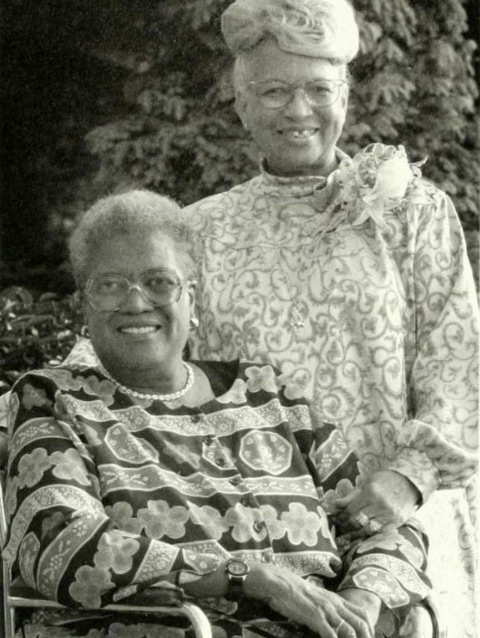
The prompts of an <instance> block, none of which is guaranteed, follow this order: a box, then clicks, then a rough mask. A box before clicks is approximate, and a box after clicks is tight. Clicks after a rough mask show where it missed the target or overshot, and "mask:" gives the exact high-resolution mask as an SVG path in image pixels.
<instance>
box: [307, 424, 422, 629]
mask: <svg viewBox="0 0 480 638" xmlns="http://www.w3.org/2000/svg"><path fill="white" fill-rule="evenodd" d="M315 414H316V413H315V412H312V425H313V434H314V436H313V443H312V445H311V448H310V450H309V455H308V458H309V461H310V469H311V473H312V476H313V477H314V480H315V482H316V483H317V486H318V488H319V491H320V493H322V492H323V503H322V504H323V506H324V508H325V509H326V511H328V512H330V513H331V518H332V521H333V522H334V523H335V525H336V530H337V534H344V535H343V536H338V535H337V542H338V545H339V548H340V549H341V550H342V551H343V554H342V556H341V558H342V572H341V575H340V577H339V581H338V580H337V585H336V588H337V592H338V593H339V595H340V596H342V597H345V598H346V599H347V600H349V601H351V602H354V603H357V604H360V605H361V607H362V608H363V609H364V610H366V611H367V613H368V614H369V616H370V619H371V621H372V623H373V624H375V622H376V620H377V618H378V614H379V612H380V609H381V606H382V605H383V606H385V607H387V608H390V609H393V608H396V607H401V606H404V605H409V604H412V603H414V602H417V601H419V600H421V599H423V598H424V597H425V596H426V595H427V594H428V593H429V591H430V581H429V579H428V577H427V576H426V567H427V539H426V537H425V536H424V535H423V534H422V532H421V531H420V530H419V529H418V528H417V527H416V525H415V523H414V522H413V521H412V522H411V524H407V525H402V526H401V527H399V529H395V527H394V526H389V528H386V529H385V530H384V531H383V532H382V533H377V534H374V535H373V536H371V538H365V537H364V535H363V537H360V538H357V536H358V534H356V533H355V532H356V530H354V534H353V535H351V534H345V532H349V531H351V530H352V527H351V526H349V524H348V523H349V522H348V520H345V518H344V517H343V513H342V509H341V508H338V505H337V504H338V502H346V501H348V500H349V499H351V500H353V496H352V495H354V496H355V495H358V494H359V493H360V494H361V493H362V488H361V487H360V486H363V485H364V482H365V479H366V477H365V476H362V475H361V473H360V471H359V465H358V462H357V459H356V456H355V455H354V454H353V452H351V451H349V450H348V447H347V445H346V443H345V441H344V437H343V434H342V433H341V431H340V430H338V429H337V428H334V427H333V426H330V425H328V424H319V423H316V422H315ZM379 474H380V473H379ZM367 485H369V483H367ZM339 496H342V497H343V498H341V499H339V498H338V497H339ZM391 500H393V501H394V500H395V499H391ZM345 523H346V524H347V526H346V528H345V527H343V526H342V524H343V525H344V524H345Z"/></svg>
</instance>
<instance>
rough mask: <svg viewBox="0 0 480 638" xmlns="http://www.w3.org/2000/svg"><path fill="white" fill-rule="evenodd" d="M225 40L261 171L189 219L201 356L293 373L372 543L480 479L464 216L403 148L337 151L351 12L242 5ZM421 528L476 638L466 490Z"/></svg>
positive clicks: (230, 18) (354, 33)
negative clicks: (353, 457) (193, 229)
mask: <svg viewBox="0 0 480 638" xmlns="http://www.w3.org/2000/svg"><path fill="white" fill-rule="evenodd" d="M222 30H223V34H224V37H225V40H226V42H227V45H228V47H229V49H230V50H231V52H232V54H233V56H234V58H235V66H234V85H235V91H236V102H235V107H236V110H237V113H238V115H239V117H240V119H241V120H242V123H243V125H244V127H245V129H246V130H248V131H249V132H250V134H251V135H252V137H253V139H254V141H255V143H256V144H257V146H258V147H259V149H260V152H261V154H262V157H263V159H262V163H261V173H260V175H258V176H257V177H255V178H253V179H252V180H250V181H248V182H246V183H244V184H241V185H239V186H237V187H235V188H232V189H231V190H230V191H228V192H226V193H222V194H218V195H214V196H212V197H207V198H206V199H204V200H202V201H200V202H198V203H196V204H194V205H192V206H190V207H189V208H187V212H188V213H189V214H190V215H191V217H192V219H193V220H194V223H195V224H196V226H197V228H198V230H199V232H200V233H201V237H202V246H203V254H204V256H203V264H202V273H201V285H200V286H199V290H200V297H199V299H198V306H197V307H198V312H199V315H200V328H199V330H198V332H197V338H196V341H195V344H194V347H193V353H194V354H195V356H199V357H201V358H218V359H227V360H228V359H230V358H232V356H234V355H235V353H238V352H240V353H241V354H242V355H243V356H245V357H247V358H248V359H253V360H258V359H263V360H264V361H265V362H272V363H274V364H275V365H278V366H280V367H281V368H282V370H283V372H284V373H285V374H286V375H288V376H289V377H290V380H291V381H293V382H295V383H296V385H297V386H298V391H299V393H302V392H306V394H307V396H308V397H309V399H310V400H311V401H312V403H313V406H314V409H315V410H316V411H317V414H318V416H319V418H320V419H321V420H326V421H328V422H332V423H335V424H336V425H337V426H338V428H340V429H341V430H343V432H344V434H345V436H346V438H347V440H348V442H349V445H350V446H351V448H352V449H354V450H355V451H356V452H357V453H358V454H359V456H360V457H361V459H362V462H363V465H364V469H365V471H366V472H368V473H369V474H370V481H369V482H368V483H367V484H366V485H365V487H364V488H363V489H355V490H353V491H352V492H351V493H350V494H349V495H348V496H346V497H343V498H342V499H340V500H339V501H338V502H337V505H338V506H339V507H340V508H341V509H343V510H344V512H345V514H346V515H347V516H349V517H350V519H352V520H356V521H360V522H361V523H363V524H364V527H365V529H366V530H378V529H381V528H383V527H385V526H386V525H398V524H400V523H402V522H403V521H405V520H407V519H408V518H409V517H410V516H411V515H412V514H413V512H414V511H415V509H416V508H418V507H419V506H422V505H424V504H426V503H427V501H428V500H429V498H430V496H431V495H432V493H433V492H435V491H436V490H437V489H439V488H462V487H463V486H464V485H465V484H466V483H467V482H468V480H469V479H470V478H471V477H472V475H473V474H474V472H475V468H476V465H477V452H476V446H477V414H478V408H477V395H478V381H477V379H478V377H477V334H478V329H477V326H478V323H477V321H478V312H477V310H478V309H477V302H476V295H475V289H474V283H473V277H472V272H471V268H470V265H469V263H468V259H467V254H466V248H465V241H464V237H463V234H462V229H461V226H460V223H459V220H458V217H457V214H456V212H455V209H454V207H453V204H452V202H451V201H450V199H449V198H448V196H446V195H445V194H444V193H443V192H441V191H440V190H439V189H438V188H436V187H435V186H434V185H432V184H431V183H429V182H428V181H426V180H424V179H422V176H421V172H420V168H419V167H418V166H415V165H412V164H411V163H409V161H408V159H407V156H406V154H405V151H404V149H403V148H402V147H393V146H385V145H382V144H372V145H371V146H369V147H367V148H366V149H365V150H363V151H361V152H360V153H358V154H357V155H356V156H355V157H354V158H350V157H348V156H347V155H346V154H345V153H343V152H342V151H341V150H340V149H339V148H338V147H337V142H338V140H339V138H340V135H341V133H342V129H343V126H344V122H345V116H346V112H347V106H348V99H349V73H348V67H347V65H348V63H349V62H350V61H351V60H352V59H353V58H354V56H355V55H356V53H357V50H358V28H357V25H356V22H355V17H354V13H353V10H352V8H351V6H350V5H349V4H348V3H347V2H345V0H302V1H301V0H265V1H263V2H258V1H257V0H236V1H235V2H233V3H232V4H231V5H230V6H229V7H228V8H227V9H226V11H225V12H224V14H223V17H222ZM420 515H421V516H423V517H424V518H425V519H426V521H427V523H428V522H429V521H434V522H435V523H438V520H442V521H443V524H442V526H438V524H437V525H434V526H432V529H431V530H430V536H431V560H432V562H433V566H432V568H433V574H434V585H436V590H437V594H439V595H444V596H445V601H444V602H445V604H446V605H448V606H449V608H451V607H452V605H453V606H454V607H455V604H456V603H458V604H457V605H456V614H454V615H453V622H454V624H455V626H456V633H454V635H455V636H464V635H465V636H468V635H474V634H473V633H472V634H470V633H469V632H470V631H472V632H474V629H472V628H473V625H474V621H473V617H472V610H473V592H472V590H471V588H472V586H473V581H472V574H471V572H472V570H473V559H472V553H473V542H472V524H471V521H470V518H469V513H468V507H467V504H466V500H465V491H464V490H463V489H454V490H450V491H449V492H445V491H443V493H438V494H435V495H434V496H433V497H432V499H431V503H428V504H426V505H425V507H422V509H421V511H420ZM460 534H461V537H460V538H459V535H460ZM446 542H448V543H450V545H449V546H448V547H446V546H445V543H446ZM460 546H462V547H463V548H464V550H463V553H462V554H460V551H461V550H460V549H459V548H460ZM444 552H447V554H445V555H444ZM452 556H453V558H452ZM462 565H463V567H462ZM446 566H448V568H446ZM452 582H455V587H456V590H455V591H452V586H451V583H452ZM456 596H458V598H455V597H456ZM462 622H464V623H465V624H464V627H463V631H464V633H461V632H462V628H461V626H462Z"/></svg>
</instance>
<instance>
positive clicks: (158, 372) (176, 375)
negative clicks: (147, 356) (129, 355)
mask: <svg viewBox="0 0 480 638" xmlns="http://www.w3.org/2000/svg"><path fill="white" fill-rule="evenodd" d="M102 365H103V362H102ZM103 369H104V370H105V371H106V372H107V374H108V376H110V377H111V378H112V379H114V380H115V381H117V382H118V383H119V384H121V385H123V386H125V387H126V388H129V389H130V390H134V391H135V392H144V393H148V394H168V393H170V392H176V391H177V390H180V389H181V388H183V386H184V385H185V381H186V377H187V371H186V368H185V364H184V362H183V360H182V359H180V360H179V361H178V362H176V363H175V364H173V365H171V366H169V367H168V369H165V368H163V367H162V368H161V369H160V368H158V367H155V368H145V367H142V368H135V367H126V366H124V365H122V366H115V365H112V363H111V362H108V364H107V365H103Z"/></svg>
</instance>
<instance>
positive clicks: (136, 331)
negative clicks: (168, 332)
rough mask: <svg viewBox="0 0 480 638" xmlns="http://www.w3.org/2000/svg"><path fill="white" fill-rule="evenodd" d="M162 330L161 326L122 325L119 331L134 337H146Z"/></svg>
mask: <svg viewBox="0 0 480 638" xmlns="http://www.w3.org/2000/svg"><path fill="white" fill-rule="evenodd" d="M159 330H160V326H152V325H148V326H120V328H117V331H118V332H119V333H120V334H122V335H127V336H133V337H145V336H148V335H151V334H154V333H156V332H158V331H159Z"/></svg>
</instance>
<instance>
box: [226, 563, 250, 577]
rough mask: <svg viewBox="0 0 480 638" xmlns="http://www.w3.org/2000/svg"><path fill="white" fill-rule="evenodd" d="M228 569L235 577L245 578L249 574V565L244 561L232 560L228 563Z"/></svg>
mask: <svg viewBox="0 0 480 638" xmlns="http://www.w3.org/2000/svg"><path fill="white" fill-rule="evenodd" d="M227 569H228V572H229V574H232V575H233V576H245V574H248V565H247V564H246V563H244V562H243V560H232V561H230V562H229V563H228V565H227Z"/></svg>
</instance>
